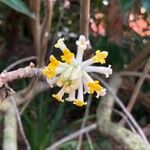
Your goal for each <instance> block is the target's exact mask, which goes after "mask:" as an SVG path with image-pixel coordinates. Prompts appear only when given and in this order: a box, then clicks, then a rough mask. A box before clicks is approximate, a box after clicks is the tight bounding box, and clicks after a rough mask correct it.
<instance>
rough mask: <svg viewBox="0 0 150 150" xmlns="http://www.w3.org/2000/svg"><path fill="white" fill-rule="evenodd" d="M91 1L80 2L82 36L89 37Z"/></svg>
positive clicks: (83, 0) (81, 0) (82, 0)
mask: <svg viewBox="0 0 150 150" xmlns="http://www.w3.org/2000/svg"><path fill="white" fill-rule="evenodd" d="M89 19H90V0H80V34H82V35H84V36H85V37H86V38H88V37H89Z"/></svg>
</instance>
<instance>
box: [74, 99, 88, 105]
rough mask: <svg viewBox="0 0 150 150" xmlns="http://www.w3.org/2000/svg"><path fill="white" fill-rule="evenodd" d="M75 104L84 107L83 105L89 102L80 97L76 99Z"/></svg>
mask: <svg viewBox="0 0 150 150" xmlns="http://www.w3.org/2000/svg"><path fill="white" fill-rule="evenodd" d="M73 104H75V105H77V106H79V107H82V106H85V105H86V104H87V102H84V101H83V100H80V99H76V100H75V101H74V102H73Z"/></svg>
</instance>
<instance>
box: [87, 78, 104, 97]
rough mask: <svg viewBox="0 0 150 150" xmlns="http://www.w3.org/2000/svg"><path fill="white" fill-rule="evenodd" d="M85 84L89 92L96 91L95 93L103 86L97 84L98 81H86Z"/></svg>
mask: <svg viewBox="0 0 150 150" xmlns="http://www.w3.org/2000/svg"><path fill="white" fill-rule="evenodd" d="M87 86H88V88H89V93H92V94H93V93H94V91H95V92H97V93H101V91H102V90H103V87H102V86H100V85H99V81H97V80H96V81H94V82H88V83H87Z"/></svg>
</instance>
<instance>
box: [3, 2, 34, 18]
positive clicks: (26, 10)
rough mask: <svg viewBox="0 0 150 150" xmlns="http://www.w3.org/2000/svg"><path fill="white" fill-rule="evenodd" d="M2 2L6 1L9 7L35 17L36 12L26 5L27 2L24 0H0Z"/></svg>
mask: <svg viewBox="0 0 150 150" xmlns="http://www.w3.org/2000/svg"><path fill="white" fill-rule="evenodd" d="M0 2H2V3H4V4H5V5H7V6H8V7H10V8H12V9H14V10H16V11H18V12H20V13H23V14H25V15H27V16H29V17H31V18H34V14H33V13H32V12H31V10H30V9H29V8H28V7H27V6H26V4H25V3H24V2H23V1H22V0H0Z"/></svg>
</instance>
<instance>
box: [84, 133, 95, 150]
mask: <svg viewBox="0 0 150 150" xmlns="http://www.w3.org/2000/svg"><path fill="white" fill-rule="evenodd" d="M85 135H86V137H87V139H88V143H89V146H90V149H91V150H94V146H93V143H92V139H91V137H90V135H89V133H88V132H86V133H85Z"/></svg>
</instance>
